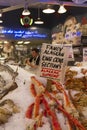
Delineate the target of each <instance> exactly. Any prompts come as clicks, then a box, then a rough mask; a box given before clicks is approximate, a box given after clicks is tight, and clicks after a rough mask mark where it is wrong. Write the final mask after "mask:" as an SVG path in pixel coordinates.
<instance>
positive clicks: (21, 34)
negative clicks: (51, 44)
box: [0, 28, 50, 40]
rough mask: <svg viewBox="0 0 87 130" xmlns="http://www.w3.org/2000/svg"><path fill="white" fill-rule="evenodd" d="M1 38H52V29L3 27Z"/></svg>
mask: <svg viewBox="0 0 87 130" xmlns="http://www.w3.org/2000/svg"><path fill="white" fill-rule="evenodd" d="M0 38H6V39H29V40H30V39H31V40H32V39H50V31H49V30H45V29H41V28H36V29H32V28H31V29H10V28H1V29H0Z"/></svg>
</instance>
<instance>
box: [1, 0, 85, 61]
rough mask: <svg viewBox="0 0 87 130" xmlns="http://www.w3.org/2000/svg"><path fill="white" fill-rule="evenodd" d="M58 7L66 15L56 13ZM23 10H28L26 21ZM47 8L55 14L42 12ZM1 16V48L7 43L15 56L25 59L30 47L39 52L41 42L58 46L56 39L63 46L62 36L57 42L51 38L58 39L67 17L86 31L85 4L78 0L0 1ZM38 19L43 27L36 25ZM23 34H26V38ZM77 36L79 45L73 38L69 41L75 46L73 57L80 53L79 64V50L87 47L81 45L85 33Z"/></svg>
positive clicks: (80, 51)
mask: <svg viewBox="0 0 87 130" xmlns="http://www.w3.org/2000/svg"><path fill="white" fill-rule="evenodd" d="M60 5H64V7H65V9H66V12H65V13H58V10H59V8H60ZM25 8H27V9H28V10H29V11H30V14H29V15H28V17H27V18H26V16H23V15H22V13H23V10H24V9H25ZM47 8H51V9H54V13H43V10H44V9H47ZM0 13H1V14H2V16H1V17H0V20H1V23H0V49H2V47H3V45H4V43H6V42H8V43H9V42H10V43H11V44H12V45H13V46H15V48H16V51H17V53H18V51H19V52H21V51H22V52H23V55H24V53H25V54H26V56H28V55H27V54H28V53H29V51H30V50H31V49H32V48H33V47H37V48H39V49H40V48H41V46H42V44H43V43H54V42H55V43H57V41H58V40H59V43H63V41H62V40H61V39H63V38H64V37H61V36H58V38H59V39H57V38H56V40H57V41H55V40H54V39H55V37H57V36H55V35H56V34H57V33H59V32H61V28H62V27H61V26H62V25H64V24H65V21H66V20H67V18H69V17H74V18H75V19H76V24H78V23H79V24H80V25H83V24H85V27H83V29H84V30H86V24H87V2H86V1H83V2H82V1H81V0H78V1H77V0H70V1H68V0H59V1H58V0H44V1H41V0H34V1H31V0H22V1H17V0H16V1H12V0H9V1H8V0H7V1H2V0H1V1H0ZM38 17H39V18H40V19H41V20H42V21H43V22H44V23H43V24H35V21H36V20H37V18H38ZM21 21H22V22H21ZM23 22H25V23H23ZM77 28H78V27H77ZM28 31H29V32H28ZM63 32H64V31H63ZM25 33H29V35H26V34H25ZM64 33H65V32H64ZM80 33H81V34H79V35H80V38H79V41H78V42H79V43H76V42H77V41H75V39H73V40H71V41H70V42H71V43H70V44H72V45H73V46H74V47H73V49H74V51H75V53H76V57H77V53H78V55H79V54H80V58H77V59H78V61H79V59H80V61H81V60H82V48H83V47H84V46H86V45H85V44H84V43H83V44H82V41H84V40H82V39H81V36H83V37H84V36H85V39H86V34H87V31H84V33H85V34H82V33H83V32H80ZM60 35H62V34H60ZM72 41H73V42H74V43H72ZM66 43H69V42H68V41H67V42H66ZM80 44H81V45H80ZM75 46H76V47H75ZM26 56H25V57H26Z"/></svg>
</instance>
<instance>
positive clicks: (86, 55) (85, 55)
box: [83, 47, 87, 62]
mask: <svg viewBox="0 0 87 130" xmlns="http://www.w3.org/2000/svg"><path fill="white" fill-rule="evenodd" d="M83 62H87V47H86V48H83Z"/></svg>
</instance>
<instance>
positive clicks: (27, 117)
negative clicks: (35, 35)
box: [0, 65, 87, 130]
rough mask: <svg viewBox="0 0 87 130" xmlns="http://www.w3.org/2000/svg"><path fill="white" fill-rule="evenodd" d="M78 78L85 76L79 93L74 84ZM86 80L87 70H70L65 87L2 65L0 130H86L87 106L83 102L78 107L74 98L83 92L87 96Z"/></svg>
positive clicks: (0, 74)
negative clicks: (73, 81)
mask: <svg viewBox="0 0 87 130" xmlns="http://www.w3.org/2000/svg"><path fill="white" fill-rule="evenodd" d="M76 76H77V78H79V77H80V78H81V77H82V76H83V77H84V76H85V83H84V86H83V87H82V88H81V89H79V90H78V89H76V90H75V89H73V87H72V86H73V85H75V84H74V83H73V85H71V82H72V80H74V77H76ZM69 77H70V78H69ZM86 77H87V69H86V67H79V68H78V67H77V68H76V67H72V68H68V69H67V71H66V78H65V84H61V83H59V82H57V81H56V80H47V79H45V78H42V77H37V76H36V75H34V74H31V73H29V72H27V71H26V70H24V69H23V68H21V67H19V66H14V65H5V66H3V65H0V130H44V129H45V130H51V129H52V130H70V129H71V128H72V129H73V130H75V129H79V130H86V129H87V104H86V102H85V103H83V104H82V101H81V102H80V103H79V104H81V106H80V105H77V103H76V101H77V100H78V99H75V98H80V95H81V96H82V94H83V93H84V90H85V93H84V95H85V96H86V97H87V79H86ZM77 83H78V82H77ZM68 84H69V85H68ZM81 84H82V81H81ZM81 84H80V85H81ZM70 85H71V87H70V88H69V86H70ZM2 86H4V87H2ZM49 86H50V87H49ZM77 88H78V87H77ZM83 88H84V89H83ZM77 90H78V92H77ZM79 92H82V93H81V94H79ZM76 94H77V95H79V96H78V97H76V96H77V95H76ZM86 97H83V98H85V99H86ZM73 101H74V102H75V104H74V102H73ZM83 105H84V107H83ZM78 107H79V108H80V110H81V111H79V108H78ZM84 113H85V114H84ZM80 117H81V118H80ZM83 118H84V122H83V121H82V119H83Z"/></svg>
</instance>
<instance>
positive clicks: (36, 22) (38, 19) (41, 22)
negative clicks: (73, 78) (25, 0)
mask: <svg viewBox="0 0 87 130" xmlns="http://www.w3.org/2000/svg"><path fill="white" fill-rule="evenodd" d="M39 11H40V10H39V8H38V18H37V20H36V21H34V23H35V24H44V22H43V21H42V20H41V18H40V12H39Z"/></svg>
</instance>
